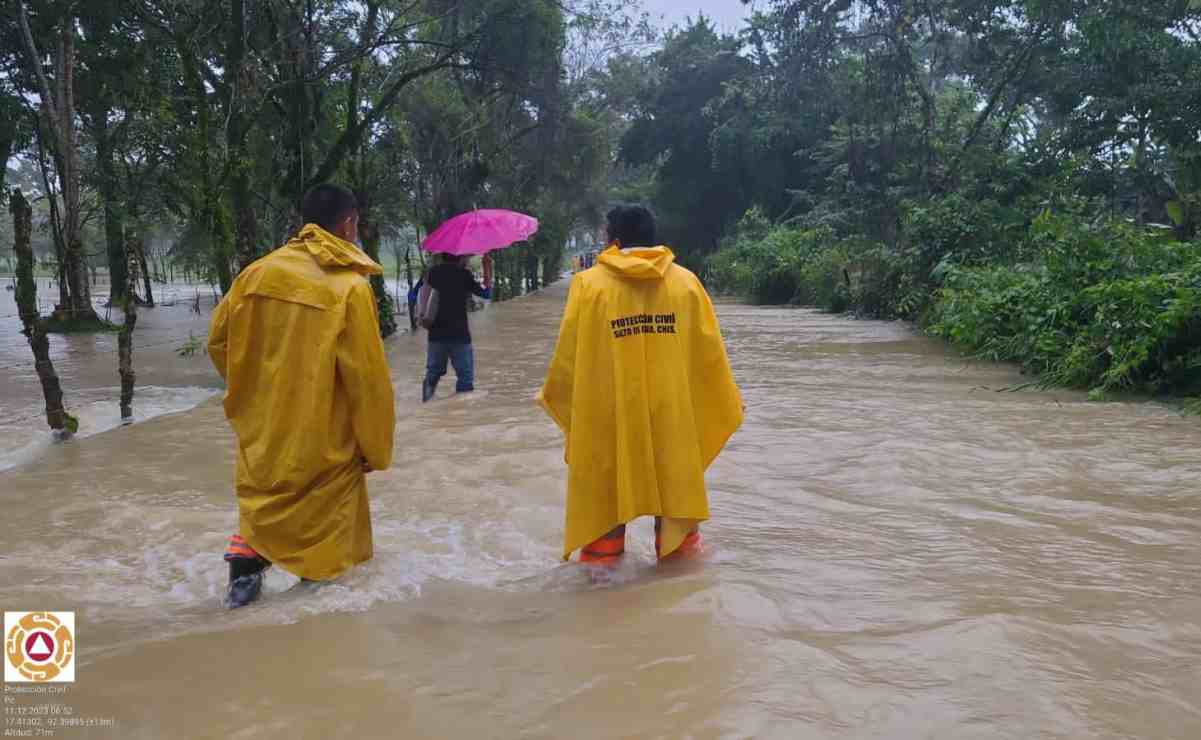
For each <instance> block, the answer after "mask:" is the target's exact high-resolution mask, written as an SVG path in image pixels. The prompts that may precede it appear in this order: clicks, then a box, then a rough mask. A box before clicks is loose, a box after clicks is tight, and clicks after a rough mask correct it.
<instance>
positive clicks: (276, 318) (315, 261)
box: [208, 224, 395, 580]
mask: <svg viewBox="0 0 1201 740" xmlns="http://www.w3.org/2000/svg"><path fill="white" fill-rule="evenodd" d="M382 272H383V270H382V268H381V267H380V266H379V265H378V264H376V263H375V262H374V261H373V260H371V259H370V258H369V257H367V255H365V254H364V253H363V252H362V251H361V250H360V249H359V248H358V247H356V246H355V245H353V244H351V243H350V242H347V241H343V240H342V239H339V238H338V237H336V236H334V235H332V234H330V233H329V232H327V231H325V230H323V229H321V228H320V227H318V226H317V225H315V224H308V225H307V226H305V227H304V228H303V229H301V231H300V233H299V234H297V235H296V237H294V238H293V239H292V240H291V241H289V242H288V243H287V244H285V245H284V246H282V247H280V248H279V249H277V250H275V251H274V252H272V253H271V254H269V255H267V256H266V257H264V258H262V259H260V260H258V261H257V262H255V263H254V264H252V265H250V266H249V267H247V268H246V269H245V270H243V272H242V274H241V275H239V276H238V279H237V280H236V281H235V282H234V284H233V287H232V288H231V289H230V291H229V294H228V295H226V296H225V299H224V300H222V301H221V303H220V305H218V306H217V310H216V312H215V313H214V314H213V321H212V326H211V327H210V330H209V343H208V351H209V356H210V357H211V358H212V360H213V364H214V365H215V366H216V367H217V371H218V372H220V373H221V376H222V377H223V378H225V382H226V392H225V415H226V416H227V417H228V418H229V421H230V425H231V426H233V428H234V432H236V433H237V436H238V466H237V493H238V507H239V512H240V514H241V517H240V522H241V524H240V532H241V535H242V536H243V537H244V538H245V539H246V541H247V542H248V543H249V544H250V546H251V547H253V548H254V549H255V550H257V551H258V552H259V553H260V554H261V555H263V557H265V558H267V559H268V560H270V561H271V562H273V563H276V564H277V565H280V566H281V567H283V568H284V569H286V570H288V571H289V572H291V573H293V574H295V575H297V576H300V577H302V578H309V579H312V580H325V579H329V578H334V577H335V576H337V575H339V574H340V573H342V572H343V571H345V570H346V569H348V568H350V567H351V566H352V565H355V564H357V563H361V562H363V561H365V560H369V559H370V558H371V555H372V542H371V515H370V511H369V510H368V505H367V480H366V475H365V473H364V471H363V461H364V460H365V461H366V463H367V465H368V466H370V468H371V469H372V470H384V469H385V468H387V467H388V466H389V465H391V464H392V431H393V426H394V425H395V410H394V408H393V398H392V378H391V374H390V373H389V371H388V363H387V360H386V359H385V357H384V346H383V343H382V342H381V340H380V334H379V319H378V315H377V313H376V304H375V296H374V294H373V293H372V290H371V285H370V284H369V283H368V281H367V278H366V276H367V275H373V274H379V273H382Z"/></svg>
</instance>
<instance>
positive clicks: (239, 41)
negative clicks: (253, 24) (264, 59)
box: [225, 0, 258, 271]
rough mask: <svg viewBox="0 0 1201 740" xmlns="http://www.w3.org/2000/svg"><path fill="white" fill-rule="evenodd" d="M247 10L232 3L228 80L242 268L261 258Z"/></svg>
mask: <svg viewBox="0 0 1201 740" xmlns="http://www.w3.org/2000/svg"><path fill="white" fill-rule="evenodd" d="M245 60H246V12H245V2H244V0H232V2H230V30H229V45H228V52H227V55H226V68H225V75H226V79H227V80H229V104H228V116H227V120H228V122H227V124H226V128H225V135H226V144H227V145H228V151H229V167H230V189H229V201H230V202H229V210H230V213H232V214H233V217H234V254H235V255H237V259H238V270H239V271H241V270H244V269H246V267H247V266H249V265H250V263H251V262H254V261H255V260H256V259H258V245H257V242H258V221H257V219H256V217H255V213H254V205H253V203H252V201H251V197H250V161H249V160H250V156H249V155H248V154H247V152H246V131H247V129H248V128H249V125H248V124H249V121H248V120H247V119H246V116H245V114H244V110H245V102H244V100H243V98H244V97H245V95H246V90H247V89H248V88H249V85H247V84H245V83H246V80H245V79H244V78H245V77H246V75H247V70H246V64H245Z"/></svg>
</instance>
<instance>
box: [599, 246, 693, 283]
mask: <svg viewBox="0 0 1201 740" xmlns="http://www.w3.org/2000/svg"><path fill="white" fill-rule="evenodd" d="M596 259H597V262H599V263H601V264H602V265H604V266H605V267H607V268H609V269H610V270H616V271H617V272H619V273H621V274H622V275H623V276H625V277H628V278H634V279H635V280H662V279H663V276H664V275H666V274H667V270H668V268H670V267H671V266H672V264H673V263H674V262H675V261H676V256H675V255H674V254H672V252H671V250H670V249H668V248H667V247H645V248H644V247H639V248H637V249H627V250H624V251H623V250H621V249H618V248H617V246H616V245H613V246H611V247H609V248H608V249H606V250H605V251H604V252H602V253H601V255H600V256H599V257H597V258H596Z"/></svg>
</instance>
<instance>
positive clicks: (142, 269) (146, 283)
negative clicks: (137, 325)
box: [129, 239, 154, 308]
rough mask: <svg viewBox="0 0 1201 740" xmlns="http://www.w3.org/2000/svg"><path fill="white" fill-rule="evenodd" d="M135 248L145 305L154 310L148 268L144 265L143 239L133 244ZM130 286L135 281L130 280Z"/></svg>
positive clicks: (144, 246)
mask: <svg viewBox="0 0 1201 740" xmlns="http://www.w3.org/2000/svg"><path fill="white" fill-rule="evenodd" d="M134 246H135V247H136V248H137V253H138V254H137V257H138V272H140V273H141V275H142V286H143V288H144V289H145V291H146V298H145V303H146V306H147V307H149V308H154V288H153V287H151V280H150V266H149V265H148V264H146V242H145V240H143V239H138V240H137V242H136V243H135V244H134ZM129 284H130V285H135V284H136V283H135V281H133V280H130V281H129Z"/></svg>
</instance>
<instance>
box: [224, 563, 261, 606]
mask: <svg viewBox="0 0 1201 740" xmlns="http://www.w3.org/2000/svg"><path fill="white" fill-rule="evenodd" d="M270 567H271V563H270V562H268V561H266V560H264V559H262V558H233V559H231V560H230V561H229V588H228V590H227V591H226V594H225V606H226V607H227V608H229V609H237V608H238V607H242V606H246V605H247V604H253V603H254V602H255V601H258V598H259V596H260V595H262V593H263V573H264V572H265V571H266V570H267V569H268V568H270Z"/></svg>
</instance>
